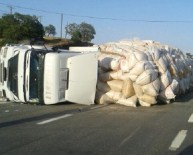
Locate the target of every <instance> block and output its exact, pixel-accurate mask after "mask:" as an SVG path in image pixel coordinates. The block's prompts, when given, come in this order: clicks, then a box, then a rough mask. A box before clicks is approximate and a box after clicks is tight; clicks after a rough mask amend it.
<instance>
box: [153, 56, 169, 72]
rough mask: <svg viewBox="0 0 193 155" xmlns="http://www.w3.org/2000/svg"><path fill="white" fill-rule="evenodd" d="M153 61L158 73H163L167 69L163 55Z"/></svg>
mask: <svg viewBox="0 0 193 155" xmlns="http://www.w3.org/2000/svg"><path fill="white" fill-rule="evenodd" d="M155 63H156V64H157V67H158V69H159V72H160V73H165V72H166V71H167V68H168V63H167V62H166V61H165V59H164V56H162V57H160V58H159V59H158V61H156V62H155Z"/></svg>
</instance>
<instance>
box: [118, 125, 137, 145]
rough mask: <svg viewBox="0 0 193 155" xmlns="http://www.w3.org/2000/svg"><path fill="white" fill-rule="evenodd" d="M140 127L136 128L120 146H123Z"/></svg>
mask: <svg viewBox="0 0 193 155" xmlns="http://www.w3.org/2000/svg"><path fill="white" fill-rule="evenodd" d="M139 129H140V127H138V128H136V129H135V130H134V131H133V132H132V133H131V134H130V135H129V136H128V137H126V138H125V139H124V140H123V141H122V142H121V144H120V145H119V147H121V146H122V145H124V144H125V143H126V142H127V141H128V140H129V139H130V138H131V137H133V135H134V134H135V133H136V132H137V131H138V130H139Z"/></svg>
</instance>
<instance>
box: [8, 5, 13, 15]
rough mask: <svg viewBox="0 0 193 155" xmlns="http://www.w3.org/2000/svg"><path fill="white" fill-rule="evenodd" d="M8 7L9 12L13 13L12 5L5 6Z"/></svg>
mask: <svg viewBox="0 0 193 155" xmlns="http://www.w3.org/2000/svg"><path fill="white" fill-rule="evenodd" d="M7 7H8V8H9V9H10V14H11V15H12V14H13V7H12V6H11V5H9V6H7Z"/></svg>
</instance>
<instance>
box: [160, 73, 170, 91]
mask: <svg viewBox="0 0 193 155" xmlns="http://www.w3.org/2000/svg"><path fill="white" fill-rule="evenodd" d="M160 82H161V85H160V90H161V91H162V90H164V89H166V88H167V87H168V86H169V85H170V84H171V83H172V77H171V74H170V72H169V71H168V70H167V71H166V72H165V73H164V74H162V75H161V77H160Z"/></svg>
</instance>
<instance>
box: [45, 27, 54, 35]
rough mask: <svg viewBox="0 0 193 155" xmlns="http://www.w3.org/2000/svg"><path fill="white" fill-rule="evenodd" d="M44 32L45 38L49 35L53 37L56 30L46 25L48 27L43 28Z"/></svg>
mask: <svg viewBox="0 0 193 155" xmlns="http://www.w3.org/2000/svg"><path fill="white" fill-rule="evenodd" d="M44 31H45V34H46V35H47V36H50V35H53V36H55V35H56V28H55V27H54V25H51V24H50V25H48V26H45V27H44Z"/></svg>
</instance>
